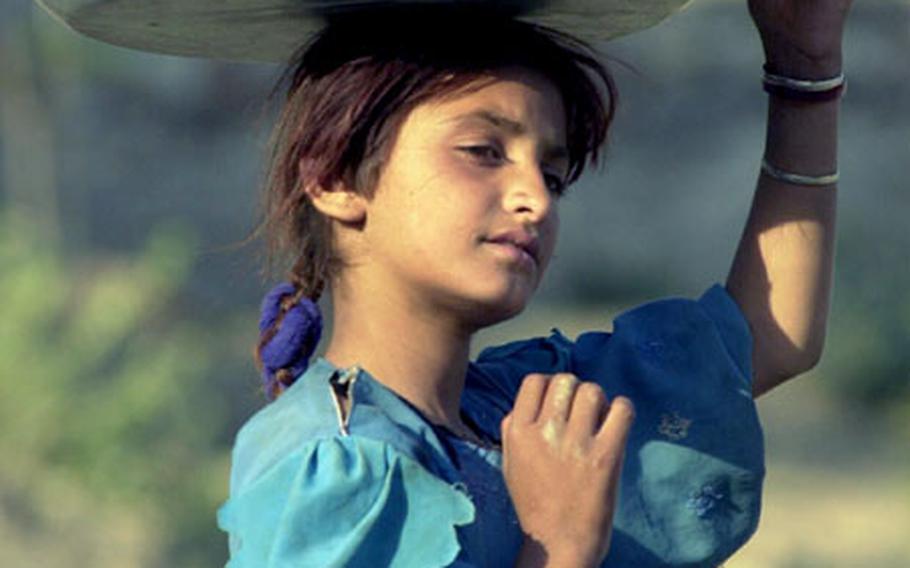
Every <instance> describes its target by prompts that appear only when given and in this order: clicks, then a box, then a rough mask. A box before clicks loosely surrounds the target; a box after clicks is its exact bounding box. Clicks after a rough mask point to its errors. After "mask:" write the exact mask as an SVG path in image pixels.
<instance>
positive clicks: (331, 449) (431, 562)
mask: <svg viewBox="0 0 910 568" xmlns="http://www.w3.org/2000/svg"><path fill="white" fill-rule="evenodd" d="M414 511H421V514H420V516H419V520H418V515H414V514H413V513H414ZM473 517H474V509H473V506H472V505H471V502H470V499H469V498H468V496H467V495H465V494H464V493H462V492H460V491H458V490H457V489H456V488H454V487H452V486H450V485H449V484H447V483H445V482H444V481H443V480H441V479H439V478H438V477H436V476H434V475H433V474H431V473H430V472H429V471H428V470H427V469H426V468H424V467H423V466H422V465H421V464H420V463H419V462H417V461H416V460H414V459H412V458H411V457H409V456H408V455H406V454H404V453H402V452H400V451H398V450H397V449H396V448H395V447H394V446H392V445H391V444H389V443H388V442H385V441H381V440H376V439H372V438H366V437H361V436H357V435H348V436H341V435H334V436H331V437H326V438H319V439H314V440H310V441H308V442H306V443H304V444H302V445H301V446H299V447H297V448H295V449H294V450H293V451H290V452H288V453H287V454H285V455H284V456H283V457H282V458H281V459H279V460H277V462H276V463H275V464H274V465H273V466H272V467H271V468H270V469H269V470H268V471H266V472H263V473H262V474H261V475H260V476H258V477H257V478H256V479H255V480H253V481H251V482H250V483H249V484H248V485H247V486H245V487H244V488H243V489H242V491H239V492H237V493H232V495H231V498H230V499H229V500H228V501H227V502H226V503H225V504H224V505H223V506H222V507H221V508H220V509H219V511H218V523H219V526H220V527H221V528H222V530H225V531H226V532H228V534H229V545H230V553H231V563H230V566H234V567H247V566H249V567H253V566H256V567H262V566H270V567H271V566H276V567H277V566H328V565H332V566H340V565H344V566H354V567H357V566H363V567H366V566H376V565H387V566H407V565H418V564H420V565H427V566H444V565H447V564H449V563H450V562H451V561H452V560H453V559H454V558H455V557H456V556H457V555H458V553H459V550H460V546H459V543H458V539H457V532H456V527H457V526H460V525H464V524H468V523H470V522H471V521H473Z"/></svg>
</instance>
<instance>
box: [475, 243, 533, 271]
mask: <svg viewBox="0 0 910 568" xmlns="http://www.w3.org/2000/svg"><path fill="white" fill-rule="evenodd" d="M486 244H488V245H491V246H492V247H493V249H494V250H496V251H497V252H498V254H501V255H502V256H504V257H506V258H508V259H509V260H511V261H513V262H517V263H519V264H521V265H523V266H528V267H536V266H537V261H536V260H535V259H534V257H533V256H531V255H530V254H528V251H526V250H524V249H523V248H521V247H519V246H516V245H513V244H512V243H504V242H494V241H486Z"/></svg>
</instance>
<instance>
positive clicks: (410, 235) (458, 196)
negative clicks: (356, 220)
mask: <svg viewBox="0 0 910 568" xmlns="http://www.w3.org/2000/svg"><path fill="white" fill-rule="evenodd" d="M483 85H484V86H483V87H482V88H481V89H479V90H475V91H472V92H470V93H468V94H464V95H461V96H459V97H458V98H453V99H448V100H445V101H443V102H440V101H432V102H429V103H425V104H423V105H420V106H418V107H417V108H415V109H414V110H413V111H412V112H411V113H410V114H409V115H408V117H407V118H406V119H405V121H404V122H403V124H402V126H401V128H400V131H399V133H398V137H397V139H396V141H395V143H394V147H393V149H392V151H391V155H390V159H389V161H388V163H387V164H385V168H384V170H383V172H382V174H381V176H380V179H379V186H378V187H377V191H376V193H375V194H374V198H373V200H372V201H371V202H369V203H368V204H367V206H366V208H367V214H366V224H365V227H364V233H363V235H362V237H363V241H364V244H365V246H366V249H365V254H366V257H367V258H368V259H369V260H368V263H369V264H370V265H372V266H371V270H370V273H371V274H373V275H374V276H376V277H378V278H379V282H376V283H375V284H376V288H375V289H376V290H377V292H378V293H381V290H382V288H381V287H382V286H405V287H406V290H405V292H406V294H405V295H404V296H401V297H406V298H408V302H409V303H411V306H410V307H412V308H418V309H420V308H426V307H429V308H431V310H433V311H429V313H439V312H437V311H436V310H440V309H441V310H446V312H444V313H449V312H451V311H453V310H454V312H455V313H457V314H459V315H461V316H463V318H464V321H465V322H466V323H467V324H468V325H471V326H478V327H483V326H486V325H491V324H493V323H496V322H498V321H502V320H504V319H507V318H509V317H511V316H514V315H515V314H517V313H519V312H520V311H521V310H522V309H523V308H524V306H525V305H526V304H527V302H528V301H529V299H530V298H531V296H532V294H533V293H534V291H535V290H536V288H537V286H538V284H539V283H540V281H541V279H542V278H543V275H544V272H545V271H546V268H547V265H548V263H549V261H550V257H551V255H552V253H553V249H554V247H555V245H556V234H557V230H558V226H559V217H558V214H557V208H556V199H557V198H558V196H559V193H560V192H561V191H562V180H564V179H565V178H566V174H567V169H568V158H567V156H566V153H565V150H564V146H565V143H566V132H565V128H566V127H565V112H564V109H563V103H562V99H561V96H560V94H559V92H558V91H557V90H556V88H555V87H554V86H553V85H552V84H551V83H550V82H549V81H548V80H547V79H546V78H544V77H543V76H541V75H538V74H537V73H536V72H533V71H531V70H527V69H523V68H518V67H511V68H508V69H505V70H502V71H499V72H497V73H496V74H495V75H494V76H492V77H491V81H490V82H487V83H484V84H483ZM507 231H516V232H517V233H518V234H519V235H523V236H524V237H532V238H536V249H537V250H536V259H535V261H533V262H527V259H522V258H521V256H520V255H518V254H516V253H517V252H518V251H517V250H516V249H514V248H513V247H510V246H508V245H503V244H493V243H490V242H489V241H488V239H492V238H494V237H496V236H497V235H499V234H501V233H503V232H507ZM412 302H413V303H412Z"/></svg>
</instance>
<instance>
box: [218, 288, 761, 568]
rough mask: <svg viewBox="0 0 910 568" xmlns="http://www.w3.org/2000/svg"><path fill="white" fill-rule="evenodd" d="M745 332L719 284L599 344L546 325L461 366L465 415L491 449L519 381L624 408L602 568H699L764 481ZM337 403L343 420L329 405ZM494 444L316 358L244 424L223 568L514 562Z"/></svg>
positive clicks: (750, 508) (623, 318)
mask: <svg viewBox="0 0 910 568" xmlns="http://www.w3.org/2000/svg"><path fill="white" fill-rule="evenodd" d="M751 353H752V337H751V333H750V330H749V327H748V324H747V322H746V320H745V318H744V317H743V314H742V312H741V311H740V310H739V308H738V306H737V305H736V303H735V302H734V300H733V299H732V298H731V297H730V296H729V295H728V293H727V292H726V290H725V289H724V287H723V286H721V285H719V284H715V285H713V286H711V287H710V288H709V289H708V290H707V291H706V292H705V293H704V294H703V295H702V296H701V297H700V298H699V299H698V300H690V299H682V298H669V299H662V300H657V301H653V302H649V303H647V304H644V305H642V306H639V307H637V308H634V309H632V310H629V311H627V312H624V313H623V314H621V315H620V316H618V317H617V318H616V320H615V321H614V326H613V332H612V333H608V332H604V331H590V332H586V333H582V334H581V335H579V336H578V338H577V339H576V340H575V341H571V340H569V339H568V338H566V337H565V336H564V335H563V334H562V333H561V332H560V331H559V329H558V328H553V329H552V330H551V334H550V335H549V336H547V337H534V338H531V339H525V340H520V341H515V342H511V343H507V344H505V345H501V346H496V347H490V348H487V349H485V350H483V351H482V352H481V353H480V354H479V355H478V357H477V359H476V361H472V362H471V363H470V364H469V368H468V374H467V376H466V383H465V389H464V392H463V395H462V400H461V412H462V416H463V417H464V418H465V420H466V422H467V423H469V424H471V425H473V427H474V428H475V429H476V430H477V431H478V433H479V434H480V435H481V436H482V437H484V438H486V440H488V441H490V442H498V441H499V425H500V421H501V420H502V418H503V417H504V416H505V415H506V414H507V413H508V412H509V411H510V410H511V407H512V404H513V401H514V400H515V396H516V394H517V391H518V388H519V386H520V384H521V380H522V378H523V377H524V376H525V375H526V374H528V373H531V372H540V373H557V372H570V373H574V374H575V375H577V376H578V377H579V378H580V379H582V380H588V381H595V382H597V383H598V384H600V385H601V386H602V387H603V389H604V391H605V392H606V393H607V396H609V397H614V396H616V395H624V396H627V397H629V398H630V399H631V400H632V401H633V402H634V403H635V409H636V419H635V422H634V424H633V427H632V430H631V432H630V434H629V439H628V444H627V447H626V457H625V462H624V466H623V471H622V477H621V480H620V485H619V493H618V504H617V509H616V512H615V516H614V529H613V531H614V532H613V539H612V544H611V548H610V553H609V555H608V556H607V558H606V559H605V561H604V563H603V564H602V566H603V567H604V568H613V567H624V568H625V567H632V566H634V567H636V568H649V567H663V566H674V567H675V566H680V567H681V566H693V567H694V566H706V567H708V566H710V567H714V566H717V565H719V564H720V563H722V562H723V561H724V560H725V559H726V558H728V557H729V556H731V555H732V554H733V553H734V552H735V551H736V550H737V549H738V548H739V547H741V546H742V545H743V544H744V543H745V542H746V541H747V540H748V539H749V537H750V536H751V535H752V534H753V533H754V531H755V529H756V528H757V525H758V518H759V512H760V508H761V486H762V480H763V478H764V449H763V441H762V432H761V427H760V425H759V421H758V416H757V413H756V408H755V404H754V401H753V399H752V393H751V377H752V368H751ZM338 389H344V390H345V392H346V393H347V394H348V396H350V400H351V408H350V413H348V414H347V415H345V414H344V413H343V411H342V410H341V405H340V404H339V401H338V398H337V397H336V392H338ZM501 466H502V455H501V453H500V451H499V450H498V449H496V448H495V447H493V445H492V444H488V445H484V446H481V445H478V444H473V443H470V442H467V441H465V440H462V439H459V438H458V437H456V436H454V435H453V434H452V433H451V432H448V431H447V430H445V429H444V428H441V427H439V426H436V425H434V424H432V423H430V422H429V421H427V420H426V419H425V418H424V417H423V416H422V415H421V413H420V412H419V411H418V410H417V409H416V408H415V407H414V406H412V405H411V404H410V403H409V402H408V401H406V400H405V399H403V398H401V397H400V396H398V395H397V394H396V393H395V392H394V391H392V390H390V389H388V388H387V387H385V386H384V385H383V384H382V383H380V382H379V381H377V380H376V379H375V378H374V377H372V376H371V375H370V374H369V372H368V371H367V370H365V369H362V368H360V367H359V366H356V365H355V366H353V367H351V368H348V369H338V368H335V367H334V366H333V365H332V364H331V363H330V362H329V361H327V360H326V359H324V358H321V357H320V358H317V359H316V360H315V361H314V362H313V364H312V365H311V366H310V367H309V368H308V369H307V370H306V371H305V372H304V373H303V375H302V376H301V377H300V378H299V379H298V380H297V381H296V382H295V383H294V384H293V385H292V386H291V387H290V388H288V389H287V390H286V391H285V392H284V394H283V395H282V396H281V397H279V398H278V399H277V400H276V401H274V402H272V403H270V404H269V405H267V406H266V407H264V408H262V409H261V410H260V411H258V412H257V413H256V414H255V415H254V416H252V417H251V418H250V419H249V421H247V423H246V424H244V426H243V427H242V428H241V429H240V431H239V433H238V434H237V438H236V442H235V445H234V449H233V454H232V469H231V479H230V496H229V498H228V499H227V501H226V502H225V503H224V504H223V505H222V507H221V508H220V509H219V510H218V524H219V527H220V528H221V529H222V530H224V531H226V532H227V533H228V544H229V549H230V561H229V562H228V565H227V566H228V567H229V568H254V567H255V568H278V567H295V568H299V567H311V566H312V567H325V566H348V567H355V568H359V567H370V568H373V567H378V566H396V567H397V566H401V567H421V568H423V567H434V566H458V567H462V568H467V567H476V568H481V567H491V568H492V567H511V566H513V565H514V562H515V558H516V556H517V554H518V550H519V548H520V546H521V542H522V534H521V528H520V526H519V524H518V520H517V518H516V516H515V511H514V509H513V507H512V504H511V500H510V499H509V495H508V491H507V489H506V486H505V482H504V479H503V476H502V471H501Z"/></svg>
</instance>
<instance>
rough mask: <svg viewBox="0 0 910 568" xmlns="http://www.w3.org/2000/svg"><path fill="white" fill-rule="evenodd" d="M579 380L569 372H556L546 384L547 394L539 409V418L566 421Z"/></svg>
mask: <svg viewBox="0 0 910 568" xmlns="http://www.w3.org/2000/svg"><path fill="white" fill-rule="evenodd" d="M578 383H579V380H578V379H577V378H576V377H575V375H572V374H570V373H556V374H555V375H553V377H552V378H551V379H550V384H549V385H548V386H547V394H546V396H545V397H544V400H543V406H542V408H541V409H540V416H539V419H540V420H546V421H548V422H549V421H550V420H556V421H557V422H566V421H568V419H569V413H570V410H571V408H572V400H573V398H575V389H576V388H577V387H578Z"/></svg>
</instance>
